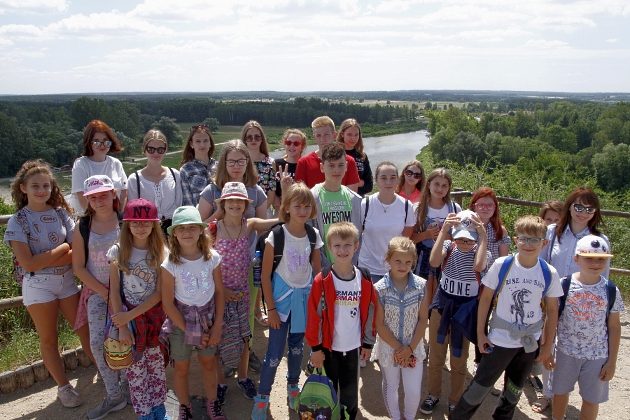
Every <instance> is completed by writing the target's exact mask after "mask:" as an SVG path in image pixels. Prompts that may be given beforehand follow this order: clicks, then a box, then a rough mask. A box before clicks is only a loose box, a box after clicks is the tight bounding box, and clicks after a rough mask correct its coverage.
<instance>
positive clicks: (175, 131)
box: [153, 117, 183, 145]
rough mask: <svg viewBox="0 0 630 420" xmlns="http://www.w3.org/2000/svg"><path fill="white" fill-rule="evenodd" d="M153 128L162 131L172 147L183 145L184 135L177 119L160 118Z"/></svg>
mask: <svg viewBox="0 0 630 420" xmlns="http://www.w3.org/2000/svg"><path fill="white" fill-rule="evenodd" d="M153 128H156V129H158V130H160V131H161V132H162V133H164V135H165V136H166V138H167V139H168V142H169V144H172V145H181V144H182V141H183V140H182V135H181V132H180V130H179V125H177V121H176V120H175V118H169V117H160V119H159V120H157V121H156V122H154V123H153Z"/></svg>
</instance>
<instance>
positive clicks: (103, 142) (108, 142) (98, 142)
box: [92, 140, 112, 147]
mask: <svg viewBox="0 0 630 420" xmlns="http://www.w3.org/2000/svg"><path fill="white" fill-rule="evenodd" d="M111 145H112V141H111V140H92V146H96V147H101V146H105V147H109V146H111Z"/></svg>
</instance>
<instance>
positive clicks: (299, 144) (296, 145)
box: [284, 140, 302, 147]
mask: <svg viewBox="0 0 630 420" xmlns="http://www.w3.org/2000/svg"><path fill="white" fill-rule="evenodd" d="M284 144H285V145H286V146H295V147H298V146H301V145H302V142H301V141H298V140H295V141H291V140H285V141H284Z"/></svg>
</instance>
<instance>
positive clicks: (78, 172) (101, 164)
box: [72, 120, 127, 210]
mask: <svg viewBox="0 0 630 420" xmlns="http://www.w3.org/2000/svg"><path fill="white" fill-rule="evenodd" d="M122 150H123V146H122V143H121V142H120V140H119V139H118V137H117V136H116V134H115V133H114V131H113V130H112V129H111V128H110V127H109V126H108V125H107V124H105V123H104V122H103V121H100V120H92V121H90V122H89V123H88V124H87V125H86V126H85V128H84V129H83V156H81V157H80V158H78V159H77V160H75V161H74V165H73V166H72V193H73V194H74V199H75V201H76V202H77V204H79V205H80V208H81V210H85V209H87V202H88V200H87V198H86V197H85V194H83V193H84V192H85V190H84V189H83V184H84V182H85V180H86V178H88V177H90V176H92V175H107V176H108V177H109V179H111V180H112V181H113V183H114V187H115V188H116V191H117V194H118V199H119V200H120V203H121V204H124V203H125V201H126V200H127V175H125V170H124V169H123V166H122V163H121V162H120V161H119V160H118V159H116V158H115V157H112V156H109V155H108V153H110V152H111V153H118V152H120V151H122ZM77 210H79V209H78V208H77Z"/></svg>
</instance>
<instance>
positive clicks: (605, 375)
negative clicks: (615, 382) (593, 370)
mask: <svg viewBox="0 0 630 420" xmlns="http://www.w3.org/2000/svg"><path fill="white" fill-rule="evenodd" d="M615 369H616V364H615V363H613V362H611V361H610V360H608V361H607V362H606V363H604V366H602V370H601V372H600V373H599V379H601V380H602V381H610V380H611V379H612V378H613V376H615Z"/></svg>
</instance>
